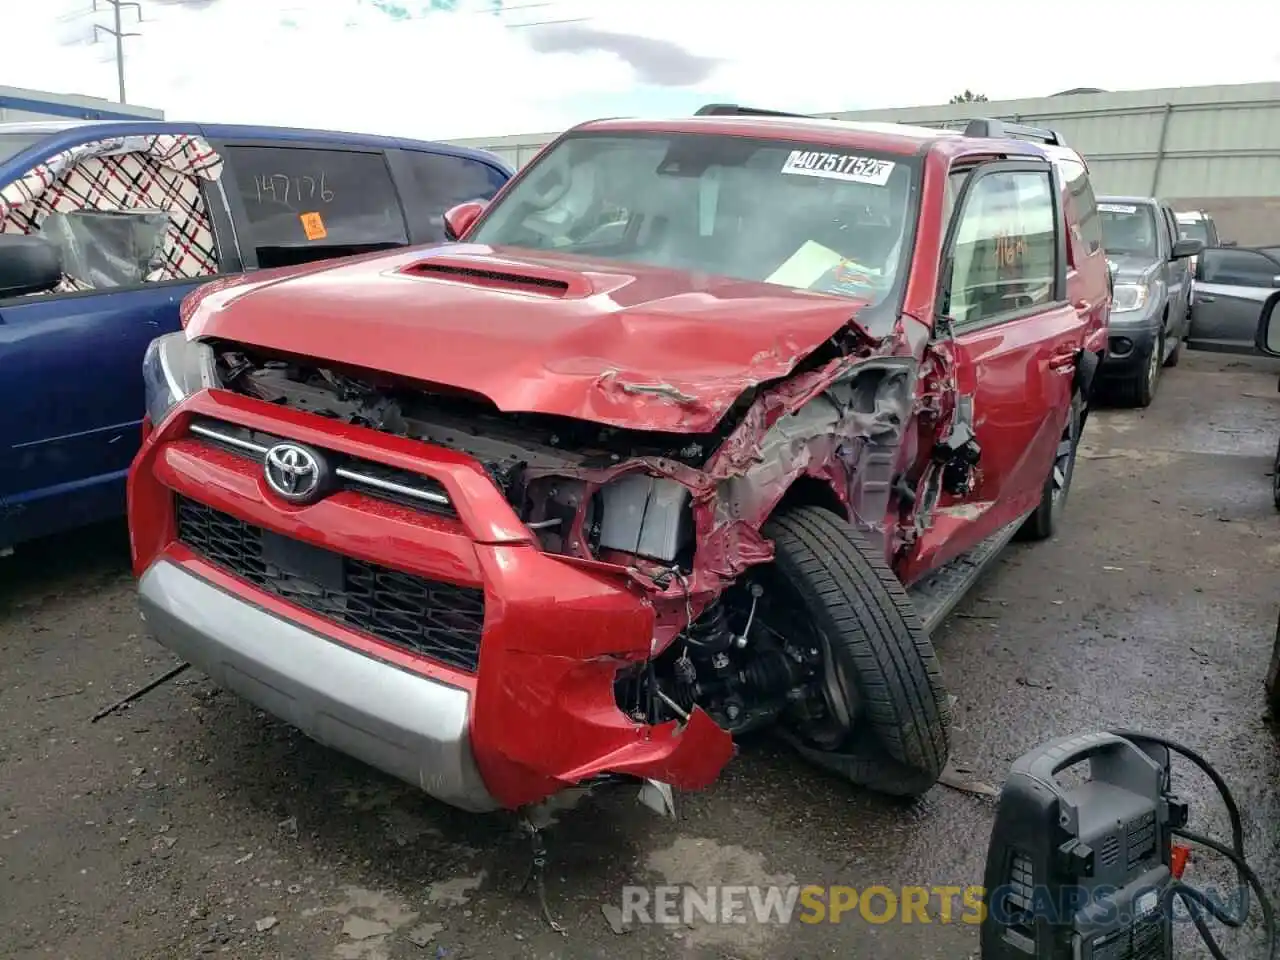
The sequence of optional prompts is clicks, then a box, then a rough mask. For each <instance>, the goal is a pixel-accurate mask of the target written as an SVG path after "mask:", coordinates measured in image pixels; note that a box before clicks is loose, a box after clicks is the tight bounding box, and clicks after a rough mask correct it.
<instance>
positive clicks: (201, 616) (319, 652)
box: [138, 560, 498, 812]
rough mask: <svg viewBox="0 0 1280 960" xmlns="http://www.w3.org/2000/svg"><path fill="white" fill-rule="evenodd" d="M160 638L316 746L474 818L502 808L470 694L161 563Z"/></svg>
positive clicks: (155, 611) (154, 597) (144, 600)
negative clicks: (478, 744)
mask: <svg viewBox="0 0 1280 960" xmlns="http://www.w3.org/2000/svg"><path fill="white" fill-rule="evenodd" d="M138 594H139V601H140V604H141V607H142V612H143V615H144V617H145V618H146V622H147V626H148V628H149V630H150V632H151V635H152V636H153V637H154V638H155V639H156V640H157V641H158V642H159V643H160V644H162V645H163V646H165V647H167V648H168V649H170V650H172V651H173V652H174V653H176V654H177V655H178V656H180V657H182V658H183V659H184V660H186V661H188V662H189V663H191V664H192V666H194V667H196V668H197V669H198V670H201V671H203V672H204V673H206V674H208V675H209V677H210V678H211V679H212V680H213V681H214V682H215V683H217V684H218V685H219V686H222V687H225V688H226V689H228V690H231V691H232V692H234V693H236V694H238V695H240V696H241V697H243V698H244V699H246V700H248V701H249V702H250V703H253V704H255V705H256V706H258V707H260V708H261V709H263V710H265V711H267V712H268V713H270V714H272V715H274V716H276V717H279V718H280V719H281V720H284V721H286V722H287V723H290V724H292V725H293V726H295V727H297V728H298V729H299V730H301V731H302V732H303V733H305V734H306V735H307V736H309V737H311V738H312V739H313V740H316V741H318V742H319V743H322V744H324V745H325V746H328V747H332V748H333V749H335V750H338V751H340V752H342V753H345V754H348V755H350V756H352V757H355V758H356V759H357V760H361V761H363V762H364V763H367V764H369V765H370V766H371V767H376V768H377V769H379V770H382V771H383V772H385V773H388V774H390V775H391V776H394V777H397V778H399V779H401V780H404V781H407V782H408V783H411V784H413V785H414V786H417V787H420V788H421V789H422V790H424V791H425V792H427V793H429V794H431V795H432V796H433V797H436V798H437V799H439V800H442V801H444V802H445V803H448V804H450V805H452V806H455V807H459V808H461V809H463V810H470V811H474V812H485V811H489V810H494V809H496V808H497V807H498V804H497V802H496V801H495V800H494V799H493V797H492V796H491V795H490V794H489V791H488V790H487V789H486V788H485V786H484V782H483V780H481V778H480V774H479V771H478V770H477V769H476V766H475V760H474V758H473V756H472V752H471V743H470V736H469V726H468V720H469V716H470V694H468V692H467V691H465V690H462V689H460V688H458V687H452V686H449V685H448V684H444V683H440V682H438V681H436V680H431V679H428V678H426V677H422V676H419V675H417V674H413V673H409V672H407V671H405V670H401V669H400V668H398V667H395V666H392V665H391V664H388V663H384V662H382V661H379V660H375V659H373V658H372V657H368V656H365V655H364V654H361V653H358V652H356V651H355V650H352V649H351V648H349V647H345V646H343V645H341V644H339V643H335V642H334V641H332V640H328V639H326V638H325V637H323V636H321V635H319V634H316V633H313V632H311V631H310V630H307V629H305V628H303V627H301V626H299V625H297V624H295V623H292V622H290V621H288V620H285V619H282V618H280V617H278V616H276V615H275V614H272V613H269V612H268V611H266V610H264V609H262V608H260V607H257V606H255V605H254V604H252V603H250V602H248V601H245V600H243V599H241V598H239V597H237V596H236V595H234V594H232V593H228V592H227V591H225V590H223V589H221V588H219V587H216V586H214V585H213V584H211V583H209V582H208V581H206V580H203V579H201V578H200V577H198V576H196V575H195V574H192V573H189V572H187V571H186V570H184V569H182V568H181V567H179V566H177V565H176V564H174V563H170V562H168V561H166V560H160V561H158V562H156V563H155V564H154V565H152V566H151V567H150V568H149V569H148V570H147V571H146V573H144V574H143V575H142V579H141V581H140V582H139V584H138Z"/></svg>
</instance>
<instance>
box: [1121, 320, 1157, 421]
mask: <svg viewBox="0 0 1280 960" xmlns="http://www.w3.org/2000/svg"><path fill="white" fill-rule="evenodd" d="M1163 361H1164V332H1163V331H1161V332H1160V333H1159V334H1158V335H1157V336H1156V338H1155V340H1154V341H1153V342H1152V344H1151V349H1150V350H1149V352H1148V353H1147V354H1146V355H1145V356H1144V357H1143V358H1142V367H1141V369H1139V371H1138V372H1137V373H1135V374H1134V375H1133V377H1132V378H1130V379H1129V380H1125V381H1124V382H1123V383H1120V384H1118V385H1117V386H1118V387H1119V390H1120V395H1121V400H1122V402H1123V403H1124V404H1125V405H1126V406H1130V407H1149V406H1151V402H1152V401H1153V400H1155V398H1156V387H1157V385H1158V384H1159V382H1160V368H1161V366H1162V364H1163Z"/></svg>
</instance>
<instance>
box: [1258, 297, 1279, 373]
mask: <svg viewBox="0 0 1280 960" xmlns="http://www.w3.org/2000/svg"><path fill="white" fill-rule="evenodd" d="M1254 346H1256V347H1257V348H1258V352H1259V353H1264V354H1266V355H1267V356H1269V357H1280V293H1277V294H1272V295H1271V296H1270V297H1268V298H1267V301H1266V303H1265V304H1263V307H1262V313H1261V314H1260V315H1259V317H1258V335H1257V338H1256V339H1255V340H1254Z"/></svg>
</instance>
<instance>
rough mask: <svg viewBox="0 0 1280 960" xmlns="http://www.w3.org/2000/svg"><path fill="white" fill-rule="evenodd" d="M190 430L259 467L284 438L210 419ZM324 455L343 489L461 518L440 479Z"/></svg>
mask: <svg viewBox="0 0 1280 960" xmlns="http://www.w3.org/2000/svg"><path fill="white" fill-rule="evenodd" d="M190 430H191V434H192V436H195V437H198V438H199V439H200V440H201V441H202V442H205V443H210V444H213V445H214V446H216V447H218V448H219V449H222V450H225V451H227V452H228V453H233V454H235V455H236V456H240V457H248V458H249V459H251V460H253V461H254V462H255V463H259V464H260V463H262V462H263V460H264V458H265V457H266V455H267V451H268V450H269V449H271V448H272V447H273V446H275V445H276V444H277V443H280V442H281V441H282V440H283V439H284V438H283V437H277V436H275V435H274V434H269V433H262V432H261V431H257V430H250V429H249V428H248V427H242V426H239V425H238V424H234V423H227V422H226V421H223V420H213V419H210V418H208V417H201V418H199V419H197V420H195V421H194V422H192V424H191V427H190ZM320 452H321V453H322V454H324V455H325V457H326V458H327V459H328V460H329V462H330V465H331V466H332V467H333V468H334V474H335V476H336V477H337V487H339V488H340V489H344V490H354V491H356V492H357V493H362V494H364V495H365V496H368V497H377V498H378V499H380V500H390V501H391V502H392V503H399V504H402V505H404V506H408V507H413V508H415V509H418V510H428V511H430V512H432V513H437V514H441V515H443V516H449V517H454V516H457V513H456V512H455V510H454V509H453V504H452V503H450V502H449V495H448V494H447V493H446V492H445V489H444V487H443V486H442V485H441V484H440V482H439V481H438V480H434V479H432V478H431V477H426V476H423V475H421V474H417V473H411V472H410V471H408V470H400V469H399V468H397V467H389V466H387V465H386V464H382V463H374V462H373V461H371V460H361V459H358V458H356V457H348V456H343V455H342V454H337V453H334V452H333V451H332V450H321V451H320Z"/></svg>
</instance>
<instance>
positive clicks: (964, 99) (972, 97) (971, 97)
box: [951, 87, 987, 103]
mask: <svg viewBox="0 0 1280 960" xmlns="http://www.w3.org/2000/svg"><path fill="white" fill-rule="evenodd" d="M951 102H952V103H986V102H987V95H986V94H985V93H974V92H973V91H972V90H970V89H968V88H967V87H966V88H965V91H964V93H957V94H956V95H955V96H954V97H952V98H951Z"/></svg>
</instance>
